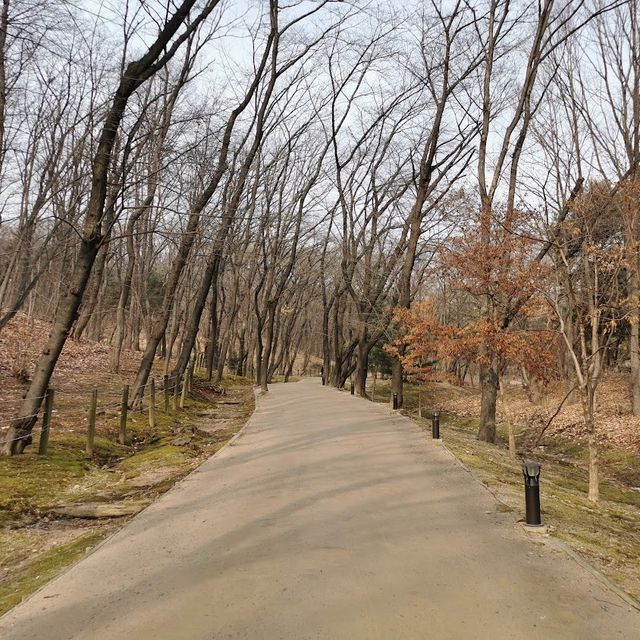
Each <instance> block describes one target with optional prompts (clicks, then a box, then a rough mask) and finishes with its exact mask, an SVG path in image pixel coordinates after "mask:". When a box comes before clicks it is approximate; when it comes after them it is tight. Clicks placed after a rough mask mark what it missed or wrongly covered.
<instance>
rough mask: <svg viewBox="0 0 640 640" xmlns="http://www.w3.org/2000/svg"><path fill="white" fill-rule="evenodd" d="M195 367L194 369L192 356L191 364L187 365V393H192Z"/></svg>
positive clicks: (194, 364) (194, 362) (194, 361)
mask: <svg viewBox="0 0 640 640" xmlns="http://www.w3.org/2000/svg"><path fill="white" fill-rule="evenodd" d="M195 369H196V359H195V357H194V358H193V360H192V361H191V366H190V367H189V388H188V389H187V391H188V392H189V393H193V375H194V372H195Z"/></svg>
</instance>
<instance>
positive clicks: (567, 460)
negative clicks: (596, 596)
mask: <svg viewBox="0 0 640 640" xmlns="http://www.w3.org/2000/svg"><path fill="white" fill-rule="evenodd" d="M627 382H628V381H627V379H626V377H624V376H621V375H618V374H616V375H612V376H609V377H607V378H606V379H604V380H603V381H602V383H601V385H600V387H599V398H600V403H599V408H598V413H597V430H598V440H599V443H600V470H601V484H600V492H601V500H600V503H599V504H598V505H594V504H593V503H591V502H589V501H588V500H587V479H588V476H587V447H586V438H585V434H584V429H583V427H582V424H581V416H580V408H579V406H578V407H576V406H575V405H574V406H568V407H565V408H563V410H562V411H561V412H560V413H559V414H558V416H557V417H556V418H555V419H554V421H553V422H552V423H551V426H549V427H548V428H547V429H546V431H545V433H544V434H543V436H542V437H541V438H539V436H540V432H541V429H542V427H543V426H544V425H546V424H547V422H548V420H549V418H550V417H551V416H552V415H553V414H554V412H555V411H556V409H557V407H558V405H559V403H560V401H561V400H562V397H563V391H562V389H560V388H558V389H550V390H549V392H548V393H547V394H546V395H545V398H544V401H543V402H542V403H541V404H539V405H536V404H532V403H531V402H529V400H528V399H527V397H526V394H525V393H524V392H523V391H522V389H518V388H516V387H515V386H513V387H512V388H510V389H509V391H508V393H507V395H506V401H507V403H508V405H509V408H510V411H511V413H512V415H515V426H516V434H517V442H518V453H519V460H517V461H514V460H512V459H511V458H510V457H509V452H508V441H507V427H506V424H505V422H504V420H503V414H502V413H501V411H500V409H499V411H498V443H497V446H494V445H491V444H487V443H484V442H480V441H478V440H477V438H476V434H477V431H478V426H479V423H478V418H477V416H478V415H479V407H480V394H479V390H477V389H473V388H468V387H457V386H454V385H451V384H447V383H440V384H437V383H432V384H428V385H427V386H424V387H418V386H417V385H407V386H406V394H405V406H406V411H405V413H406V414H407V415H409V416H410V417H412V418H413V419H414V420H416V421H417V422H418V423H419V424H420V425H421V426H422V427H423V428H424V430H425V432H426V433H427V437H431V413H432V411H434V410H437V411H440V412H441V419H440V424H441V428H440V431H441V436H442V438H443V441H444V444H445V445H446V446H447V447H448V448H449V449H450V450H451V451H452V452H453V453H454V454H455V456H456V457H457V458H458V459H459V460H460V461H461V462H462V463H463V464H464V465H465V466H466V467H467V468H468V469H469V470H470V471H471V472H472V473H473V474H474V475H476V477H478V478H479V479H480V480H481V481H482V482H483V483H484V484H485V485H486V486H487V487H488V488H489V489H490V490H491V491H492V492H493V493H494V495H495V496H496V497H497V498H498V499H499V500H500V501H501V502H502V503H503V505H504V508H505V509H506V510H512V511H514V512H516V513H518V512H520V513H524V492H523V480H522V471H521V462H522V460H524V459H526V460H534V461H537V462H539V463H540V464H541V465H542V474H541V489H540V492H541V503H542V514H543V521H544V523H545V524H546V525H547V527H548V530H549V533H550V534H551V535H553V536H554V537H556V538H558V539H559V540H561V541H563V542H565V543H566V544H568V545H569V547H570V548H572V549H573V550H574V551H576V552H577V553H578V554H579V555H580V556H581V557H583V558H585V559H586V560H587V561H588V562H589V563H591V564H592V565H593V566H595V567H596V568H597V569H598V570H599V571H600V572H601V573H602V574H604V575H605V576H606V577H607V578H608V579H610V580H611V581H612V582H613V583H614V584H615V585H617V586H618V587H620V588H621V589H623V590H624V591H625V592H626V593H628V594H630V595H631V596H632V597H633V598H635V599H636V600H638V601H640V419H639V418H634V417H633V416H631V414H630V411H629V409H628V406H629V401H628V398H627V397H626V388H627V386H626V385H627ZM369 392H370V393H371V389H370V390H369ZM389 395H390V385H389V382H388V381H380V380H378V381H377V383H376V397H375V401H376V402H388V401H389V400H388V399H389ZM419 396H421V398H420V401H419ZM419 405H420V406H421V407H422V416H423V418H422V419H420V418H419V416H418V409H419Z"/></svg>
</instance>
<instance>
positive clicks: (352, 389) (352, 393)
mask: <svg viewBox="0 0 640 640" xmlns="http://www.w3.org/2000/svg"><path fill="white" fill-rule="evenodd" d="M355 393H356V385H355V384H354V383H353V382H352V383H351V395H352V396H353V395H355Z"/></svg>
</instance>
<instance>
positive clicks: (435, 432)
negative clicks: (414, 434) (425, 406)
mask: <svg viewBox="0 0 640 640" xmlns="http://www.w3.org/2000/svg"><path fill="white" fill-rule="evenodd" d="M431 437H432V438H433V439H434V440H440V414H439V413H438V412H437V411H434V412H433V415H432V416H431Z"/></svg>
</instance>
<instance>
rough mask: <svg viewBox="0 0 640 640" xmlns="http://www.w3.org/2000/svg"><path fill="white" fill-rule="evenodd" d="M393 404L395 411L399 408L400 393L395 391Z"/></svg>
mask: <svg viewBox="0 0 640 640" xmlns="http://www.w3.org/2000/svg"><path fill="white" fill-rule="evenodd" d="M392 406H393V410H394V411H397V410H398V394H397V393H396V392H395V391H394V392H393V396H392Z"/></svg>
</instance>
